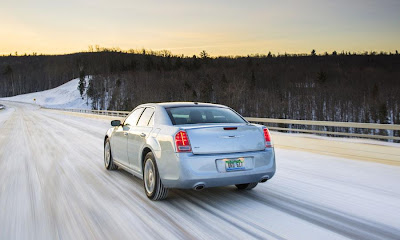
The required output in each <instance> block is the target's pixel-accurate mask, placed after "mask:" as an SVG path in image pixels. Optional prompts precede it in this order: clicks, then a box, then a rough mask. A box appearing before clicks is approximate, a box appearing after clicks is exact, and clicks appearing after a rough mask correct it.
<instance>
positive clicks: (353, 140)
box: [271, 130, 400, 147]
mask: <svg viewBox="0 0 400 240" xmlns="http://www.w3.org/2000/svg"><path fill="white" fill-rule="evenodd" d="M271 134H273V135H282V136H290V137H301V138H313V139H321V140H328V141H338V142H348V143H362V144H372V145H382V146H389V147H400V143H392V142H384V141H379V140H373V139H363V138H343V137H325V136H319V135H313V134H306V133H283V132H277V131H272V130H271Z"/></svg>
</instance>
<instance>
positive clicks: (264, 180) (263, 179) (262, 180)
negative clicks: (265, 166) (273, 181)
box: [260, 177, 268, 183]
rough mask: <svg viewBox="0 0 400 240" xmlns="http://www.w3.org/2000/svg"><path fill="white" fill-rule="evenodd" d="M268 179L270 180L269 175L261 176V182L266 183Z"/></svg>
mask: <svg viewBox="0 0 400 240" xmlns="http://www.w3.org/2000/svg"><path fill="white" fill-rule="evenodd" d="M266 181H268V178H267V177H263V178H261V180H260V183H265V182H266Z"/></svg>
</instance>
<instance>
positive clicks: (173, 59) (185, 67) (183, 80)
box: [0, 48, 400, 132]
mask: <svg viewBox="0 0 400 240" xmlns="http://www.w3.org/2000/svg"><path fill="white" fill-rule="evenodd" d="M0 70H1V71H2V72H1V74H0V84H1V88H0V96H2V97H6V96H12V95H17V94H22V93H28V92H34V91H41V90H45V89H49V88H54V87H56V86H58V85H61V84H63V83H65V82H67V81H69V80H71V79H74V78H81V79H82V81H84V80H85V76H91V78H90V80H89V83H88V85H89V87H88V88H87V89H81V93H82V94H83V92H84V91H85V92H86V94H87V96H89V97H90V98H91V99H92V104H93V106H92V107H93V108H95V109H109V110H131V109H133V108H134V107H135V106H136V105H138V104H141V103H145V102H163V101H201V102H213V103H221V104H225V105H228V106H230V107H232V108H234V109H236V110H237V111H238V112H240V113H241V114H242V115H244V116H253V117H270V118H288V119H307V120H326V121H344V122H346V121H349V122H374V123H395V124H400V111H399V108H400V97H399V96H400V56H399V54H398V53H374V52H368V53H364V54H354V53H346V52H342V53H337V52H333V53H331V54H327V53H324V54H316V52H315V51H312V52H311V53H310V54H303V55H301V54H297V55H293V54H292V55H291V54H283V55H274V54H271V53H268V54H265V55H252V56H237V57H229V56H228V57H210V56H209V55H208V53H207V52H205V51H203V52H201V53H200V54H199V55H197V56H196V55H194V56H192V57H187V56H179V55H173V54H171V53H170V52H168V51H159V52H154V51H149V50H147V51H146V50H136V51H133V50H131V51H127V52H124V51H121V50H119V49H97V48H96V50H93V51H89V52H82V53H76V54H68V55H56V56H38V55H35V56H4V57H0ZM82 86H85V85H83V84H82V83H81V88H82ZM77 87H78V86H77ZM351 131H356V132H357V131H358V132H365V131H370V130H364V131H362V130H359V129H357V130H351Z"/></svg>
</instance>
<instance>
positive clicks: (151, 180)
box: [143, 152, 168, 201]
mask: <svg viewBox="0 0 400 240" xmlns="http://www.w3.org/2000/svg"><path fill="white" fill-rule="evenodd" d="M143 186H144V191H145V192H146V195H147V197H148V198H150V199H151V200H154V201H157V200H162V199H165V198H166V197H167V195H168V188H165V187H164V185H163V184H162V182H161V178H160V174H159V173H158V168H157V164H156V161H155V158H154V155H153V153H152V152H149V153H148V154H147V155H146V157H145V159H144V163H143Z"/></svg>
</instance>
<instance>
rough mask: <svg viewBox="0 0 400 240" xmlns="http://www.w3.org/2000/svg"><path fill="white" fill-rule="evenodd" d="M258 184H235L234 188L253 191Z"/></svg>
mask: <svg viewBox="0 0 400 240" xmlns="http://www.w3.org/2000/svg"><path fill="white" fill-rule="evenodd" d="M257 184H258V183H256V182H255V183H245V184H236V185H235V186H236V187H237V188H238V189H239V190H250V189H253V188H255V187H256V186H257Z"/></svg>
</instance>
